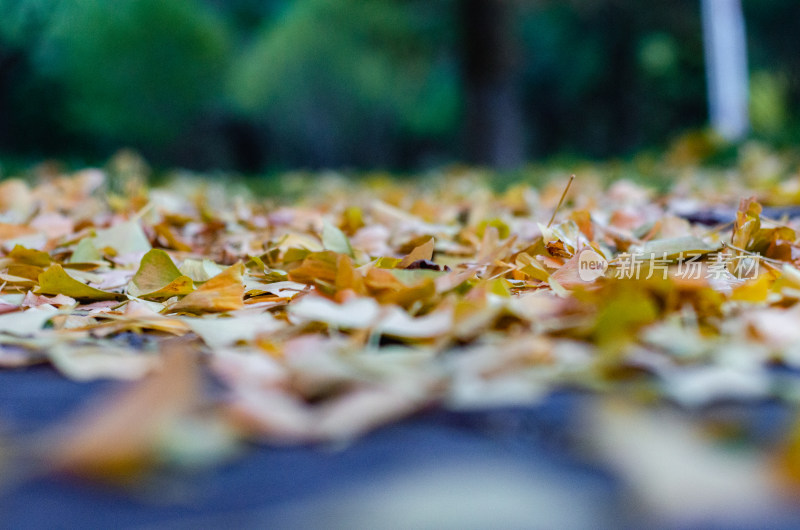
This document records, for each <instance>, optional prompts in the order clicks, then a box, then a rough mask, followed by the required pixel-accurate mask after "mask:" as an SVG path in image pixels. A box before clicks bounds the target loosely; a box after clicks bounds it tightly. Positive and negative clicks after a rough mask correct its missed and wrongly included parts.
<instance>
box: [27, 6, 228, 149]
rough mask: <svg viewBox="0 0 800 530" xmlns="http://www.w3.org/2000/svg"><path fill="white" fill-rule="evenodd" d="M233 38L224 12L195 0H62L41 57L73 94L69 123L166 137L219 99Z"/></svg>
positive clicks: (155, 140) (124, 134) (101, 132)
mask: <svg viewBox="0 0 800 530" xmlns="http://www.w3.org/2000/svg"><path fill="white" fill-rule="evenodd" d="M229 41H230V35H229V30H228V28H227V26H226V25H225V21H224V19H223V18H222V17H220V16H219V15H218V14H217V13H216V12H214V11H213V10H211V9H210V8H209V7H208V6H206V5H204V4H203V3H202V2H198V1H193V0H115V1H113V2H108V1H107V0H83V1H81V2H64V3H61V4H59V6H58V8H57V11H56V13H55V14H54V17H53V21H52V22H51V24H50V26H49V27H48V28H47V31H46V32H45V34H44V36H43V41H42V44H41V46H40V49H39V50H38V53H37V54H36V62H37V65H38V66H39V67H40V69H41V71H42V72H44V73H46V74H47V75H50V76H52V77H56V78H59V79H61V80H62V82H63V84H64V88H65V90H66V91H67V92H68V93H69V94H70V98H69V99H68V104H67V108H66V109H65V110H66V116H65V124H66V125H67V126H68V127H69V128H70V129H74V130H76V131H79V132H85V133H89V134H93V135H97V136H100V137H108V138H110V139H112V140H123V141H130V142H135V143H142V142H144V143H148V144H162V143H165V142H170V141H174V140H175V139H176V137H177V136H178V135H179V134H181V133H182V132H184V131H186V130H187V129H188V128H190V127H192V126H193V125H194V123H193V122H194V121H195V120H196V119H197V116H198V115H201V114H202V113H204V112H209V111H211V110H212V109H213V106H214V105H215V103H217V102H218V101H219V94H220V90H221V86H222V80H223V76H224V74H225V72H226V61H227V60H228V57H229V55H230V42H229Z"/></svg>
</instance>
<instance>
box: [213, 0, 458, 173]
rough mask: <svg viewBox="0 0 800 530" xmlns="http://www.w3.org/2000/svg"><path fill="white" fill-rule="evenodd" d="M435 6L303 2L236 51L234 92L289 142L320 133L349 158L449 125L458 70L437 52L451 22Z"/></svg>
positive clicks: (389, 0) (378, 0)
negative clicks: (379, 144) (372, 147)
mask: <svg viewBox="0 0 800 530" xmlns="http://www.w3.org/2000/svg"><path fill="white" fill-rule="evenodd" d="M430 11H431V10H430V9H429V8H426V6H425V4H424V3H422V2H416V3H415V2H407V1H398V0H372V1H370V2H364V1H363V0H307V1H304V2H298V3H297V4H296V5H295V6H293V7H292V8H291V9H287V10H286V11H285V12H284V13H283V15H282V16H281V17H280V19H279V20H278V21H276V23H274V24H267V25H265V27H264V28H263V29H262V30H261V31H260V32H259V33H258V34H257V36H256V37H255V39H254V41H253V42H252V44H251V45H250V46H248V47H247V48H246V49H245V50H244V51H243V53H242V55H241V56H240V57H239V58H237V60H236V61H235V62H234V67H233V70H232V75H231V77H230V79H229V84H228V89H229V93H230V94H231V96H232V99H233V101H234V102H235V104H237V105H238V107H239V108H240V109H241V110H243V111H245V112H252V113H256V114H259V113H263V115H264V116H265V117H266V119H267V120H268V122H269V123H272V124H275V125H274V127H275V130H276V131H278V132H279V135H280V138H281V139H282V140H283V141H284V142H287V143H289V144H293V146H295V147H296V146H298V145H302V144H303V143H305V142H307V141H308V139H309V138H316V139H317V140H318V141H319V142H323V143H326V144H327V145H325V146H324V149H326V150H329V151H332V152H335V153H339V154H340V155H343V156H344V157H345V158H346V157H347V155H348V154H353V152H357V151H359V150H363V149H364V145H365V143H366V144H370V143H375V141H376V140H381V139H384V140H385V141H386V140H389V141H391V140H392V139H394V138H396V137H397V135H398V134H403V133H408V134H412V135H414V134H416V135H421V136H425V135H434V136H435V135H437V134H438V135H441V134H446V133H449V132H451V131H452V130H453V129H454V127H455V126H456V119H457V115H458V105H459V92H458V72H457V71H456V68H455V67H453V66H452V65H448V64H447V63H445V62H443V61H437V58H436V55H437V44H436V41H437V39H440V38H441V36H442V35H443V34H445V33H446V32H447V31H448V30H449V28H451V27H452V22H450V23H448V21H447V20H446V19H443V18H441V17H437V16H436V15H437V14H440V13H436V10H434V12H433V13H431V12H430ZM438 11H441V10H438ZM446 13H447V11H445V14H446ZM448 66H449V67H448Z"/></svg>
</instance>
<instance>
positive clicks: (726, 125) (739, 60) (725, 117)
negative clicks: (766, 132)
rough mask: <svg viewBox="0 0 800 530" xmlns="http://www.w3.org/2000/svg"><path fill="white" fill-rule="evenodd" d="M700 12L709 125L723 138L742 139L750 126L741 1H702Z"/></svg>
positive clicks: (745, 46) (745, 44)
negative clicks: (701, 14) (701, 15)
mask: <svg viewBox="0 0 800 530" xmlns="http://www.w3.org/2000/svg"><path fill="white" fill-rule="evenodd" d="M702 13H703V41H704V46H705V57H706V78H707V82H708V106H709V112H710V115H711V116H710V117H711V126H712V127H713V128H714V130H715V131H717V133H719V134H720V135H721V136H722V137H723V138H725V139H726V140H729V141H737V140H741V139H743V138H744V137H745V136H746V135H747V131H748V128H749V118H748V114H747V105H748V94H747V93H748V76H747V42H746V35H745V25H744V13H743V12H742V4H741V0H702Z"/></svg>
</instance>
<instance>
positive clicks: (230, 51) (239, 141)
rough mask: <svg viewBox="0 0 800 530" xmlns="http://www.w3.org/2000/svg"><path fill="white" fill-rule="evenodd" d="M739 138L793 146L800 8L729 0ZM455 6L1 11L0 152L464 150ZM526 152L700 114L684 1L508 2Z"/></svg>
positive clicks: (349, 3) (600, 149)
mask: <svg viewBox="0 0 800 530" xmlns="http://www.w3.org/2000/svg"><path fill="white" fill-rule="evenodd" d="M743 2H744V6H745V10H746V19H747V27H748V37H749V43H748V44H749V54H750V60H751V71H752V72H754V74H753V77H752V83H751V84H752V90H753V99H752V104H751V107H752V108H751V111H752V115H753V132H754V135H756V136H759V137H762V138H766V139H769V140H771V141H773V142H777V143H790V142H796V141H797V140H798V139H800V114H798V110H797V109H799V108H800V54H797V53H796V49H795V48H796V46H795V36H796V35H797V34H798V32H797V30H798V29H800V27H798V26H800V2H797V1H796V0H743ZM461 5H463V4H461V3H460V2H459V0H434V1H425V0H405V1H404V0H369V1H366V0H113V1H108V0H0V13H2V16H0V155H5V156H7V155H12V156H21V157H30V158H38V157H41V156H64V155H74V156H80V157H85V158H89V159H92V158H93V157H94V158H95V159H103V158H105V157H107V156H108V154H109V152H110V151H112V150H115V149H117V148H120V147H126V146H129V147H133V148H135V149H138V150H141V151H143V152H144V154H145V155H146V156H147V157H148V158H150V159H151V160H153V161H154V162H155V163H156V164H157V165H173V164H180V165H186V166H190V167H197V168H200V169H208V168H210V167H233V168H240V169H252V170H256V169H259V170H260V169H264V168H277V167H284V168H285V167H290V166H307V167H320V166H356V167H389V168H393V169H398V168H400V169H410V168H415V167H420V166H425V165H429V164H438V163H442V162H447V161H452V160H458V159H460V158H463V156H464V152H463V150H462V149H463V147H461V146H462V145H463V142H462V140H463V136H464V131H463V128H464V106H465V87H464V82H463V81H462V79H461V75H460V66H461V61H462V52H463V38H464V35H463V34H462V32H461V28H460V26H459V24H460V20H459V16H458V9H459V6H461ZM513 6H514V9H516V13H515V17H514V21H515V27H514V31H515V32H516V37H517V41H518V47H519V55H520V60H519V61H518V64H519V67H518V68H519V72H518V76H517V78H516V82H517V84H518V87H519V92H520V94H522V99H521V106H520V108H519V109H518V111H519V113H520V114H521V115H522V116H523V122H524V124H525V145H526V150H527V154H528V156H529V157H530V158H537V157H543V156H552V155H554V154H558V153H566V154H567V155H571V154H577V155H582V156H586V155H588V156H595V157H601V156H603V157H605V156H610V155H625V154H630V153H633V152H635V151H637V150H640V149H642V148H646V147H651V146H660V145H664V144H666V143H667V142H668V141H669V140H670V139H671V138H672V137H674V136H675V135H677V134H679V133H681V132H682V131H684V130H687V129H692V128H699V127H702V126H703V125H704V124H705V122H706V119H707V116H706V103H705V76H704V71H703V53H702V37H701V33H700V31H701V24H700V20H699V13H700V9H699V1H698V0H652V1H651V2H648V3H646V4H643V3H642V2H640V1H638V0H536V1H526V2H514V3H513Z"/></svg>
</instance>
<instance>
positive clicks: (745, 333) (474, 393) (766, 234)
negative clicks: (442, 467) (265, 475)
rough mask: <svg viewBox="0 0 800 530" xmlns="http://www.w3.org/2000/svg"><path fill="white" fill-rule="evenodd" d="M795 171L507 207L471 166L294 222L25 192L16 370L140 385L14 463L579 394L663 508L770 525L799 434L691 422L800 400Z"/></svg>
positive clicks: (9, 244) (33, 182)
mask: <svg viewBox="0 0 800 530" xmlns="http://www.w3.org/2000/svg"><path fill="white" fill-rule="evenodd" d="M679 154H680V153H679ZM686 156H688V155H686ZM686 156H685V157H684V158H686ZM689 158H690V159H691V157H690V156H689ZM793 160H794V159H793V158H792V157H791V156H789V155H780V154H776V153H773V152H770V151H767V150H764V149H763V148H760V147H758V146H750V147H748V148H745V149H743V150H742V153H741V155H740V157H739V159H738V161H737V162H736V163H735V164H732V165H730V166H728V167H723V168H717V169H710V168H701V167H697V166H695V165H693V164H690V163H686V161H685V160H683V159H682V158H681V157H680V156H677V155H675V156H673V157H672V158H670V159H669V160H665V161H650V162H644V161H640V162H639V163H640V165H643V166H647V167H646V169H642V167H639V166H637V165H636V164H633V165H631V166H630V167H628V168H627V170H626V171H628V172H629V173H631V174H636V172H637V171H643V172H647V173H648V174H652V173H657V174H660V175H663V178H664V179H669V181H668V183H667V185H666V186H665V187H666V188H668V191H667V192H656V191H654V190H652V189H650V188H648V187H645V186H642V185H638V184H636V183H635V182H633V181H631V180H626V179H620V180H611V181H610V182H609V179H607V178H606V175H604V173H606V172H610V171H612V170H613V166H597V167H594V168H591V167H579V168H575V172H576V174H577V177H576V178H575V180H574V181H573V182H572V183H571V186H569V189H568V190H567V187H568V183H569V179H568V175H565V174H562V173H558V174H556V175H555V178H553V179H550V180H549V181H546V182H543V183H541V184H540V185H538V186H535V185H533V184H531V183H530V181H528V180H526V178H525V176H524V175H522V176H521V177H520V180H519V182H516V183H513V184H512V185H510V186H508V187H507V188H505V189H503V190H501V191H496V189H495V188H493V187H491V186H490V185H489V184H490V182H489V180H488V178H490V176H489V177H487V175H485V174H483V173H479V172H475V171H470V170H465V169H458V170H452V171H448V172H442V173H437V174H432V175H430V176H428V177H426V178H418V179H414V180H405V181H404V180H392V179H389V178H387V177H383V176H377V177H376V176H373V177H366V178H363V179H356V180H346V179H344V178H342V177H338V176H335V175H320V176H318V177H314V178H312V179H308V178H306V179H305V180H304V181H303V182H302V183H301V184H297V182H296V181H295V185H296V186H297V187H298V190H299V192H298V191H297V190H295V193H294V197H293V199H292V200H291V201H286V200H284V199H281V198H280V197H275V196H270V194H268V193H267V194H253V193H251V192H249V191H247V189H245V188H242V187H240V186H238V185H233V184H229V183H228V182H227V181H226V180H224V179H223V178H217V179H212V178H205V179H199V178H197V177H186V176H183V177H175V178H172V179H168V180H167V181H166V183H164V184H163V185H161V186H158V187H152V188H149V187H147V186H146V185H145V178H144V169H143V166H141V164H140V163H139V162H138V161H137V160H136V159H134V158H129V157H128V158H125V157H123V158H120V159H117V160H116V161H115V162H114V164H112V165H111V166H110V167H109V168H107V169H106V170H99V169H86V170H81V171H77V172H74V173H71V174H62V173H60V172H57V171H53V170H52V169H48V167H43V168H40V169H39V171H38V174H36V175H34V176H32V177H31V178H29V179H28V180H27V181H26V180H22V179H6V180H4V181H2V182H0V210H1V211H2V213H0V221H2V222H0V245H2V258H0V281H2V284H1V285H2V294H0V367H2V369H3V370H25V369H26V367H28V366H30V365H33V364H39V363H50V364H51V365H52V366H53V367H54V368H55V369H56V370H58V371H59V372H60V373H61V374H63V376H64V377H67V378H71V379H74V380H78V381H87V380H93V379H107V378H112V379H122V380H127V381H132V383H130V384H128V385H125V386H123V387H121V390H119V391H117V392H115V393H113V394H111V395H108V396H105V397H104V398H103V399H102V401H100V402H98V403H95V404H93V405H91V406H89V407H87V408H86V410H85V411H83V413H81V414H80V415H79V416H78V417H72V418H64V421H63V422H62V423H61V424H59V425H57V426H55V427H54V428H53V431H52V432H45V433H40V434H37V435H36V436H35V440H34V443H30V444H21V443H20V440H17V439H15V437H14V436H13V431H12V434H11V436H10V439H7V440H6V442H7V444H9V446H10V447H12V448H13V447H15V446H19V445H26V447H24V448H23V447H17V448H16V451H17V452H11V453H8V452H6V453H4V454H6V459H7V460H13V459H14V458H26V457H31V456H32V457H34V458H36V459H38V460H39V461H42V462H45V463H46V464H45V465H46V467H47V469H50V470H63V471H69V472H74V473H78V474H82V475H89V476H93V477H102V478H106V479H108V478H112V479H119V478H125V479H126V478H130V477H132V476H138V475H140V474H141V473H142V472H144V471H146V470H147V469H149V468H151V467H152V466H157V465H158V463H159V462H160V461H162V460H163V458H164V455H165V454H170V455H172V457H175V454H178V455H180V457H181V458H184V459H188V460H191V459H192V458H195V459H201V460H214V459H218V458H224V457H226V456H229V455H230V453H231V450H232V448H233V447H235V445H236V444H237V442H240V441H257V442H263V443H268V444H298V443H301V444H308V443H311V444H317V443H327V442H346V441H348V440H352V439H355V438H356V437H358V436H360V435H361V434H363V433H365V432H367V431H369V430H371V429H375V428H377V427H379V426H381V425H384V424H387V423H390V422H393V421H396V420H398V419H400V418H404V417H407V416H409V415H412V414H414V413H415V412H417V411H420V410H422V409H430V408H431V407H445V408H449V409H454V410H465V409H466V410H470V409H475V408H485V407H495V406H507V405H520V404H521V405H526V404H532V403H536V402H537V401H538V400H541V399H543V398H544V397H546V396H547V395H549V394H550V393H551V392H553V391H555V390H559V389H570V390H572V391H579V392H588V393H590V394H591V395H593V396H595V398H594V399H595V400H596V402H597V407H595V408H593V410H592V413H591V418H589V419H587V422H588V423H587V424H590V425H591V427H589V428H588V430H587V432H588V433H589V434H587V437H588V438H587V440H586V444H587V446H589V447H591V452H592V453H593V454H594V453H599V454H601V455H602V458H603V459H605V461H608V462H612V464H613V465H614V467H615V468H616V469H618V470H619V471H620V473H621V474H622V475H623V476H624V477H625V480H626V481H628V482H629V483H630V485H631V486H632V487H634V488H640V492H641V493H640V494H641V495H642V496H643V497H644V498H645V500H646V501H647V502H649V503H650V505H651V508H652V509H654V510H656V512H658V513H668V514H670V513H683V512H690V513H695V512H696V513H697V514H699V515H700V516H703V515H706V514H707V513H711V514H716V513H728V514H730V513H734V514H735V513H738V512H739V511H741V510H745V511H746V510H751V509H752V510H756V509H764V508H765V507H768V506H772V504H773V503H774V502H776V501H775V499H776V498H779V497H780V495H778V492H779V491H780V492H784V493H785V492H787V491H792V488H793V485H794V484H796V483H797V481H798V480H800V429H798V430H795V429H794V427H792V426H791V425H787V426H785V429H784V432H783V433H782V435H781V437H780V438H779V439H778V440H777V441H775V440H770V441H769V443H761V442H760V441H759V440H750V439H743V438H742V437H741V436H738V435H737V431H736V425H735V423H734V424H730V422H728V423H726V422H725V421H722V420H719V421H718V419H715V420H713V421H710V422H709V421H707V420H704V421H695V420H696V419H697V418H696V416H695V415H694V412H695V411H702V410H704V408H706V407H709V406H712V405H714V404H718V403H727V402H756V401H758V402H761V401H764V400H777V401H779V402H780V403H782V404H783V405H785V406H786V407H789V408H790V409H791V410H794V408H795V407H796V405H797V403H798V400H800V378H798V377H797V375H796V374H797V369H798V368H800V304H798V303H797V302H798V300H800V269H798V265H800V242H799V240H798V235H797V232H796V231H797V230H800V219H798V218H795V216H794V214H795V213H796V212H795V211H794V209H793V208H792V205H794V204H800V171H798V167H797V165H796V163H795V162H794V161H793ZM297 179H300V177H297ZM565 190H567V191H566V193H565ZM562 200H563V201H562ZM560 203H561V205H560V207H559V204H560ZM582 257H583V259H582ZM589 258H591V260H589ZM589 261H591V262H592V263H594V264H595V265H597V267H596V268H595V267H594V266H592V268H591V269H590V267H589V266H588V265H587V266H586V267H585V268H582V263H588V262H589ZM210 381H213V382H214V384H213V385H212V384H210ZM693 418H694V419H693ZM733 443H735V444H738V447H739V449H738V450H737V451H730V450H725V449H724V448H725V447H726V446H730V445H731V444H733ZM9 455H13V456H9ZM7 463H8V462H7ZM710 491H711V492H714V493H713V494H710V493H709V492H710ZM732 506H733V507H732ZM692 510H694V512H692ZM726 510H727V511H726Z"/></svg>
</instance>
